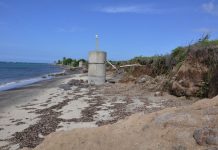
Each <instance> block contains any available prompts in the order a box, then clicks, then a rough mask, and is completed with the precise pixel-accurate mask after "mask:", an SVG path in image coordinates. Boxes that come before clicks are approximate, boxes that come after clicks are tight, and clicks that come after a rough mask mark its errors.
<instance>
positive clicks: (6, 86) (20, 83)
mask: <svg viewBox="0 0 218 150" xmlns="http://www.w3.org/2000/svg"><path fill="white" fill-rule="evenodd" d="M48 79H51V77H49V76H44V77H36V78H31V79H24V80H20V81H13V82H8V83H5V84H0V91H6V90H11V89H15V88H20V87H23V86H26V85H29V84H33V83H36V82H39V81H43V80H48Z"/></svg>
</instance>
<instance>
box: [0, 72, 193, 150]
mask: <svg viewBox="0 0 218 150" xmlns="http://www.w3.org/2000/svg"><path fill="white" fill-rule="evenodd" d="M86 80H87V74H76V75H70V76H66V77H61V78H58V79H55V80H52V81H46V82H42V83H37V84H34V85H32V86H29V87H26V88H21V89H17V90H12V91H8V92H3V93H0V108H1V109H0V149H19V148H23V147H28V148H34V147H36V146H37V145H39V144H40V143H41V142H42V141H43V139H44V138H45V137H46V136H47V135H49V134H50V133H52V132H57V131H70V130H72V129H75V128H90V127H98V126H102V125H106V124H112V123H115V122H117V121H118V120H120V119H124V118H125V117H127V116H130V115H131V114H135V113H137V112H143V113H144V114H146V113H150V112H154V111H158V110H161V109H164V108H167V107H178V106H183V105H189V104H192V103H193V102H194V100H186V99H185V98H184V97H182V98H177V97H174V96H171V95H168V94H167V93H164V95H163V96H159V97H157V96H154V95H155V93H154V92H148V91H147V90H146V89H143V87H142V86H140V85H135V84H132V83H130V84H121V83H116V84H109V83H106V84H105V85H103V86H89V85H88V84H87V83H86V82H84V81H86Z"/></svg>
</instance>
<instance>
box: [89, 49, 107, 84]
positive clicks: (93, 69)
mask: <svg viewBox="0 0 218 150" xmlns="http://www.w3.org/2000/svg"><path fill="white" fill-rule="evenodd" d="M106 57H107V53H106V52H103V51H91V52H90V53H89V69H88V83H89V84H96V85H101V84H104V83H105V80H106V65H105V63H106Z"/></svg>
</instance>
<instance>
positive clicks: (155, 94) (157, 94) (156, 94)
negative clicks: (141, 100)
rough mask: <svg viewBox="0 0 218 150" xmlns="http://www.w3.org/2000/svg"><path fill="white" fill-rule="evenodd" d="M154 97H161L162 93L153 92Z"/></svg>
mask: <svg viewBox="0 0 218 150" xmlns="http://www.w3.org/2000/svg"><path fill="white" fill-rule="evenodd" d="M154 96H163V92H159V91H158V92H155V93H154Z"/></svg>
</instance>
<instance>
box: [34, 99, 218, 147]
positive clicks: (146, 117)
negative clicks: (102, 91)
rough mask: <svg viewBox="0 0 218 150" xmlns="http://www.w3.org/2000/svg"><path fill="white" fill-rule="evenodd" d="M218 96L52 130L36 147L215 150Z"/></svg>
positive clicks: (217, 126) (217, 139)
mask: <svg viewBox="0 0 218 150" xmlns="http://www.w3.org/2000/svg"><path fill="white" fill-rule="evenodd" d="M217 148H218V97H215V98H213V99H204V100H201V101H198V102H196V103H194V104H192V105H190V106H181V107H178V108H176V107H173V108H167V109H164V110H161V111H158V112H154V113H150V114H144V113H138V114H135V115H132V116H130V117H129V118H127V119H125V120H122V121H120V122H118V123H115V124H113V125H106V126H102V127H99V128H87V129H75V130H72V131H66V132H57V133H52V134H50V135H49V136H47V137H46V139H45V140H44V142H43V143H42V144H41V145H39V146H38V147H37V148H36V150H41V149H44V150H59V149H62V150H64V149H75V150H76V149H81V150H88V149H89V150H90V149H95V150H102V149H104V150H111V149H113V150H132V149H138V150H140V149H141V150H142V149H143V150H145V149H146V150H160V149H161V150H171V149H172V150H217Z"/></svg>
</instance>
